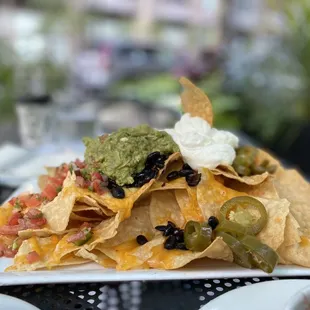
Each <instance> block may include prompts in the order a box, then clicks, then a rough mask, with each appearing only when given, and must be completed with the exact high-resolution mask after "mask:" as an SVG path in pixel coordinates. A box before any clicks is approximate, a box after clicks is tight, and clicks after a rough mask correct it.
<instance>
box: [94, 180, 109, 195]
mask: <svg viewBox="0 0 310 310" xmlns="http://www.w3.org/2000/svg"><path fill="white" fill-rule="evenodd" d="M91 185H92V187H93V189H94V191H95V192H96V193H97V194H99V195H103V194H105V193H106V192H107V188H106V187H105V186H104V183H103V182H102V181H100V180H95V181H93V182H92V184H91Z"/></svg>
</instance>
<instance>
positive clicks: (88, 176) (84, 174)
mask: <svg viewBox="0 0 310 310" xmlns="http://www.w3.org/2000/svg"><path fill="white" fill-rule="evenodd" d="M81 175H82V177H83V179H84V180H87V181H89V180H90V175H89V174H88V172H87V171H86V169H81Z"/></svg>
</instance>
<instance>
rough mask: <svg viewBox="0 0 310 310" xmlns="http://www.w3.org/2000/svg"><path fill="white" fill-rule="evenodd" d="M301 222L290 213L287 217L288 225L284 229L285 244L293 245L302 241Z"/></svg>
mask: <svg viewBox="0 0 310 310" xmlns="http://www.w3.org/2000/svg"><path fill="white" fill-rule="evenodd" d="M299 227H300V226H299V224H298V222H297V221H296V219H295V218H294V216H293V215H292V214H291V213H289V214H288V215H287V217H286V225H285V231H284V242H283V245H284V246H291V245H293V244H297V243H299V242H300V241H301V239H300V233H299Z"/></svg>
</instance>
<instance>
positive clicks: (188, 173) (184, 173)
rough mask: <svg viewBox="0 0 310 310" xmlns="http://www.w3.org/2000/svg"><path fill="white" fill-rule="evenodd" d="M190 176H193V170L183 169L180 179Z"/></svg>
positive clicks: (180, 172)
mask: <svg viewBox="0 0 310 310" xmlns="http://www.w3.org/2000/svg"><path fill="white" fill-rule="evenodd" d="M190 174H193V170H183V169H182V170H180V171H179V175H180V177H186V176H188V175H190Z"/></svg>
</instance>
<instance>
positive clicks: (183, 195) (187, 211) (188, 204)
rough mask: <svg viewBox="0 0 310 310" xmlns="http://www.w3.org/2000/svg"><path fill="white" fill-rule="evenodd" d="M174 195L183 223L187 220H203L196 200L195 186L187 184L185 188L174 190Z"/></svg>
mask: <svg viewBox="0 0 310 310" xmlns="http://www.w3.org/2000/svg"><path fill="white" fill-rule="evenodd" d="M175 197H176V199H177V202H178V205H179V207H180V210H181V213H182V215H183V217H184V219H185V223H187V222H188V221H197V222H203V221H204V220H205V218H204V214H203V212H202V210H201V209H200V207H199V205H198V202H197V189H196V188H195V187H189V186H188V188H187V190H176V191H175Z"/></svg>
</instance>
